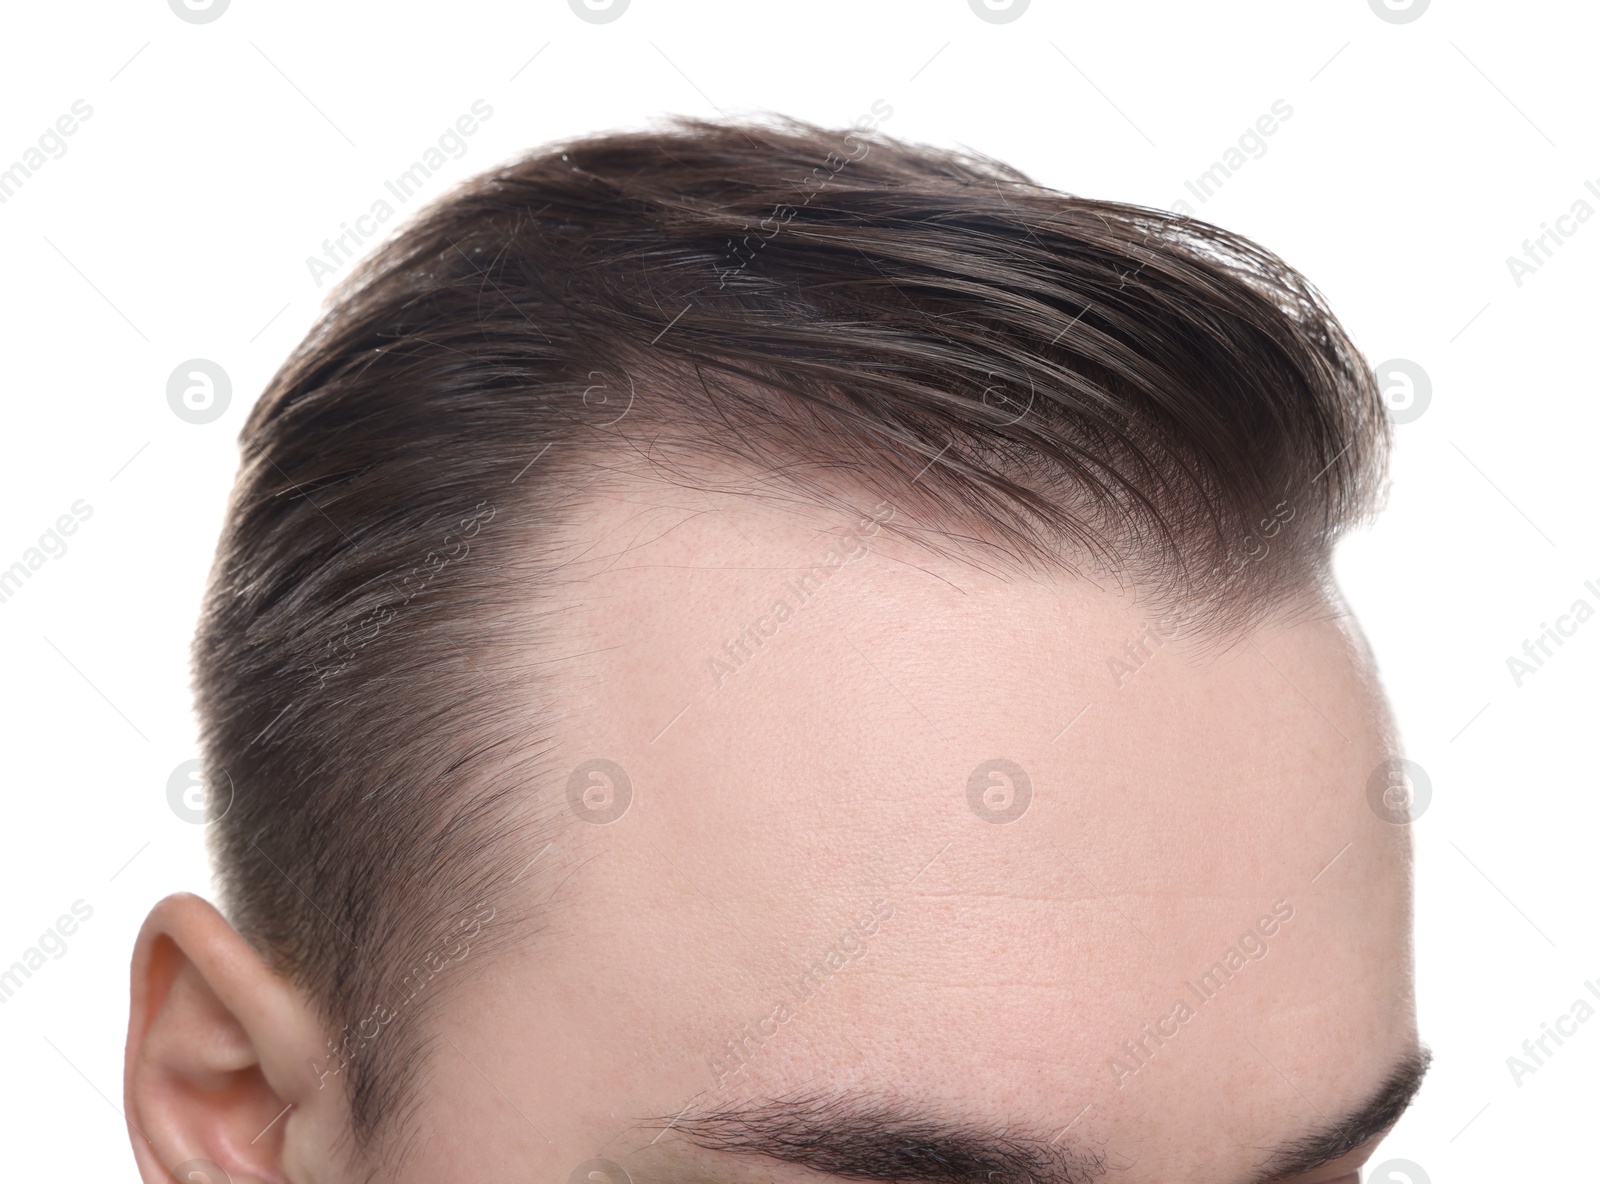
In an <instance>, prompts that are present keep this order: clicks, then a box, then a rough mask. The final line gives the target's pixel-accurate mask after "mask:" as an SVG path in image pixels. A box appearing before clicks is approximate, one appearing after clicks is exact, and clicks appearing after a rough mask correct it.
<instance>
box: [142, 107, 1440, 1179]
mask: <svg viewBox="0 0 1600 1184" xmlns="http://www.w3.org/2000/svg"><path fill="white" fill-rule="evenodd" d="M1387 446H1388V431H1387V426H1386V421H1385V419H1384V416H1383V412H1382V406H1381V402H1380V399H1379V396H1378V394H1377V392H1376V390H1375V388H1374V384H1373V383H1372V381H1371V378H1370V377H1369V375H1368V372H1367V370H1366V368H1365V366H1364V364H1363V362H1362V361H1361V359H1360V356H1359V355H1358V354H1357V352H1356V351H1355V349H1354V348H1353V346H1352V345H1351V344H1350V342H1349V341H1348V340H1347V338H1346V337H1345V335H1344V334H1343V332H1342V331H1341V329H1340V328H1339V326H1338V324H1337V322H1336V321H1335V320H1334V318H1333V317H1332V315H1331V313H1329V311H1328V310H1327V308H1326V307H1325V305H1324V304H1323V302H1322V300H1321V298H1320V297H1319V296H1318V295H1317V294H1316V292H1315V291H1314V289H1312V288H1311V287H1310V286H1309V285H1308V284H1307V283H1306V282H1305V281H1304V280H1303V279H1302V278H1301V277H1299V276H1298V275H1297V274H1296V273H1294V272H1293V271H1292V270H1291V269H1289V268H1288V267H1287V266H1286V265H1285V264H1283V263H1282V262H1281V261H1279V260H1278V259H1276V258H1275V257H1274V256H1272V255H1270V254H1268V253H1267V252H1265V251H1263V250H1261V249H1260V248H1258V247H1255V246H1253V245H1252V244H1250V243H1248V242H1245V241H1244V240H1241V239H1239V238H1238V237H1236V236H1233V235H1230V234H1228V233H1227V232H1225V231H1222V230H1219V229H1217V228H1216V227H1212V226H1209V225H1206V224H1202V223H1197V222H1194V221H1192V220H1187V219H1180V218H1177V217H1175V216H1171V215H1165V214H1162V213H1160V212H1158V211H1153V210H1147V209H1141V208H1136V207H1130V206H1124V205H1118V204H1114V203H1107V202H1096V201H1086V200H1081V199H1076V198H1071V197H1067V196H1064V195H1062V194H1059V193H1055V192H1052V191H1049V190H1045V189H1042V188H1040V187H1038V186H1037V185H1035V184H1034V183H1032V182H1030V181H1029V180H1028V179H1027V178H1025V177H1023V176H1021V175H1020V174H1018V173H1016V172H1014V171H1013V170H1010V169H1008V168H1006V167H1004V166H1001V165H998V164H996V163H994V162H992V161H987V160H983V159H980V158H975V157H971V156H964V155H959V154H954V153H946V152H939V151H934V150H930V149H925V148H914V147H910V146H907V145H903V144H898V143H894V142H890V141H886V140H883V139H880V138H875V137H873V136H872V135H870V134H869V130H868V129H867V128H865V127H863V128H860V129H857V130H856V131H855V132H852V133H848V134H845V133H841V134H833V133H828V132H824V131H822V130H821V129H816V128H812V127H808V126H804V125H776V126H772V125H762V126H756V125H741V126H723V125H710V124H700V123H686V124H683V125H680V126H678V127H675V128H673V129H671V130H669V131H667V132H663V133H659V134H651V135H628V136H608V137H604V138H595V139H590V140H584V141H579V142H575V143H571V144H566V145H562V146H560V147H558V148H555V149H552V150H549V151H546V152H542V153H539V154H535V155H532V156H529V157H528V158H526V159H524V160H522V161H519V162H517V163H515V164H513V165H510V166H508V167H506V168H503V169H499V170H496V171H494V172H491V173H489V174H487V175H485V176H483V177H480V178H477V179H475V180H474V181H472V182H471V183H469V184H468V185H467V186H465V187H463V188H462V189H461V190H459V191H457V192H456V193H454V194H452V195H450V196H449V197H447V198H446V199H445V200H444V201H442V202H440V203H439V204H438V205H436V206H435V207H434V208H433V209H432V210H430V211H428V212H427V213H425V214H424V215H423V216H422V217H421V218H420V219H419V220H418V222H416V223H415V224H414V225H412V226H411V227H409V228H408V229H407V230H406V231H405V232H404V233H403V234H402V235H401V236H399V237H398V238H397V239H396V240H395V241H394V242H393V243H391V244H389V245H388V246H387V247H385V248H384V249H383V250H382V251H380V252H379V253H378V254H377V255H376V256H374V257H373V258H372V259H371V260H370V261H369V262H368V263H366V264H365V265H364V266H363V267H362V268H360V269H359V270H358V272H357V273H356V274H354V275H353V276H352V277H351V278H350V280H349V281H348V282H347V284H346V285H345V286H344V287H343V288H342V289H341V291H340V292H339V294H338V296H337V298H336V300H335V301H334V302H333V304H332V305H331V307H330V309H329V311H328V313H327V315H326V317H325V319H324V321H323V323H322V324H321V325H319V327H318V328H317V329H316V330H315V331H314V332H313V333H312V334H311V335H310V337H308V339H307V340H306V342H305V343H304V344H303V345H302V346H301V347H300V349H299V350H298V351H297V352H296V354H295V355H294V357H292V358H291V359H290V361H289V362H288V363H287V364H286V366H285V367H284V368H283V370H282V371H281V372H280V373H279V375H278V376H277V377H276V379H275V380H274V382H273V383H272V385H271V387H270V389H269V390H268V391H267V392H266V394H265V395H264V396H263V398H262V399H261V401H260V402H259V403H258V404H257V406H256V407H255V409H254V411H253V412H252V414H251V417H250V420H249V423H248V424H247V425H246V428H245V431H244V436H243V440H242V448H243V466H242V469H241V473H240V477H239V482H238V486H237V488H236V490H235V495H234V500H233V503H232V504H231V506H230V509H229V516H228V521H227V525H226V527H225V530H224V536H223V539H222V543H221V546H220V548H219V551H218V557H217V563H216V567H215V570H214V573H213V579H212V585H211V589H210V595H209V598H208V603H207V609H206V615H205V619H204V621H203V622H202V625H201V630H200V634H199V636H198V638H197V642H196V666H197V690H198V698H199V705H200V712H201V719H202V734H203V742H204V748H205V757H206V767H207V769H208V778H209V780H210V782H211V784H212V785H213V786H214V787H220V786H227V787H229V789H230V792H229V793H227V794H222V793H218V794H216V795H214V801H215V805H214V812H215V813H216V814H217V817H216V818H215V820H214V821H213V823H212V825H211V832H210V833H211V835H212V840H213V846H214V855H215V858H216V861H217V864H218V869H219V874H220V880H221V885H222V889H223V901H222V904H223V908H224V911H225V912H226V914H227V916H228V918H229V921H231V923H232V926H234V927H236V928H237V932H235V930H234V928H232V927H230V926H229V925H228V924H227V923H224V922H223V921H222V920H221V918H220V917H218V916H217V915H216V914H214V913H212V912H211V911H210V910H209V907H208V906H205V905H203V904H202V903H201V902H198V901H196V900H194V899H192V898H189V899H178V900H174V901H169V902H165V903H164V904H163V905H162V906H161V907H160V908H159V909H158V910H157V912H156V914H154V915H153V917H152V920H151V922H150V924H149V925H148V926H147V929H146V933H145V936H144V937H143V939H142V940H141V945H140V951H139V954H138V955H137V957H136V963H135V1007H134V1016H133V1025H132V1035H131V1037H130V1055H129V1078H128V1082H129V1084H128V1091H129V1103H130V1118H134V1119H135V1120H136V1121H137V1117H136V1116H138V1115H143V1116H144V1118H145V1119H146V1121H147V1123H148V1124H149V1125H150V1126H152V1127H154V1128H156V1131H157V1132H158V1133H159V1137H158V1135H157V1134H155V1133H151V1132H142V1133H144V1134H145V1135H146V1136H147V1137H148V1138H149V1140H150V1141H149V1143H147V1144H145V1145H144V1149H143V1150H142V1152H141V1154H142V1155H144V1156H145V1157H146V1159H145V1162H146V1164H147V1166H148V1165H149V1164H157V1163H158V1164H160V1165H161V1167H162V1168H165V1169H168V1170H170V1169H171V1168H172V1167H173V1166H174V1165H175V1164H176V1163H178V1162H180V1161H183V1160H189V1159H208V1160H214V1161H216V1162H218V1163H222V1166H223V1167H224V1168H226V1169H227V1170H228V1171H229V1172H230V1173H231V1174H232V1175H233V1176H234V1178H235V1179H236V1180H237V1179H239V1178H241V1176H242V1175H245V1176H247V1175H248V1173H250V1172H254V1173H256V1174H257V1175H260V1176H261V1177H262V1178H268V1179H270V1178H274V1177H273V1176H272V1175H271V1173H272V1171H279V1172H281V1173H284V1174H285V1175H286V1177H287V1178H289V1179H294V1180H297V1181H298V1180H300V1179H329V1178H342V1177H341V1176H340V1175H339V1173H340V1172H341V1171H347V1172H351V1173H355V1172H357V1171H363V1172H367V1173H369V1174H372V1175H373V1176H374V1178H397V1179H418V1180H421V1179H427V1180H450V1179H463V1180H464V1179H469V1178H472V1179H477V1178H482V1177H483V1176H485V1175H489V1176H494V1175H511V1176H516V1177H519V1178H531V1179H541V1180H543V1179H551V1180H562V1179H566V1178H567V1176H568V1174H569V1173H570V1172H572V1171H573V1170H575V1169H578V1168H579V1167H580V1166H582V1170H581V1171H580V1172H579V1178H583V1179H604V1178H605V1177H606V1173H608V1172H609V1173H613V1175H614V1174H615V1172H616V1171H617V1170H619V1169H620V1170H621V1171H624V1172H626V1173H627V1174H629V1175H630V1176H631V1177H632V1178H633V1179H634V1180H635V1181H636V1182H637V1184H655V1182H657V1181H660V1182H661V1184H669V1182H678V1181H682V1182H687V1181H691V1180H695V1181H699V1180H706V1179H715V1180H724V1179H726V1180H728V1181H730V1182H731V1181H745V1180H752V1181H753V1180H757V1179H771V1180H774V1181H777V1182H779V1184H784V1182H787V1181H796V1182H799V1181H802V1180H809V1179H811V1178H812V1174H819V1175H822V1176H826V1175H828V1174H832V1175H835V1176H842V1177H847V1178H857V1179H860V1178H866V1179H878V1180H898V1181H908V1182H909V1181H913V1180H925V1181H944V1182H948V1184H968V1182H969V1181H980V1180H982V1181H987V1180H990V1179H1011V1180H1018V1181H1021V1180H1027V1179H1038V1180H1045V1179H1058V1180H1060V1181H1070V1180H1077V1179H1084V1180H1087V1179H1091V1178H1095V1177H1096V1176H1098V1175H1100V1174H1105V1173H1107V1172H1110V1171H1113V1170H1118V1171H1120V1172H1121V1175H1122V1178H1125V1179H1127V1180H1129V1181H1130V1182H1140V1181H1145V1180H1149V1181H1157V1180H1161V1181H1172V1180H1181V1179H1194V1180H1219V1181H1226V1180H1234V1179H1238V1180H1247V1179H1251V1178H1253V1177H1254V1176H1257V1175H1262V1174H1263V1173H1264V1174H1265V1176H1272V1175H1273V1174H1274V1173H1275V1174H1276V1175H1279V1176H1281V1175H1283V1174H1284V1173H1285V1172H1288V1171H1291V1170H1302V1169H1307V1168H1310V1167H1311V1165H1314V1164H1317V1163H1318V1161H1319V1160H1320V1161H1325V1163H1329V1164H1332V1166H1331V1167H1329V1166H1318V1167H1316V1168H1315V1169H1314V1170H1313V1171H1312V1174H1310V1175H1305V1176H1304V1178H1305V1179H1306V1180H1307V1181H1312V1180H1316V1181H1321V1180H1322V1179H1325V1178H1326V1179H1332V1178H1335V1176H1336V1175H1337V1174H1338V1173H1339V1172H1340V1171H1348V1170H1349V1165H1350V1164H1351V1163H1352V1162H1353V1159H1352V1156H1353V1155H1354V1156H1357V1157H1358V1156H1359V1155H1360V1154H1362V1153H1363V1150H1364V1149H1367V1148H1368V1147H1369V1145H1370V1141H1371V1138H1372V1137H1373V1136H1375V1135H1377V1134H1378V1133H1380V1132H1381V1131H1382V1130H1384V1129H1386V1128H1387V1126H1388V1125H1390V1124H1391V1123H1392V1121H1393V1119H1394V1118H1395V1117H1396V1116H1397V1115H1398V1112H1399V1109H1400V1108H1402V1107H1403V1105H1404V1103H1405V1101H1406V1100H1407V1099H1408V1097H1409V1092H1410V1090H1411V1089H1412V1088H1414V1086H1415V1080H1416V1077H1417V1075H1418V1073H1419V1072H1420V1063H1419V1061H1418V1056H1417V1047H1416V1035H1415V1028H1414V1018H1413V1009H1412V1004H1411V995H1410V992H1411V985H1410V973H1411V971H1410V952H1409V917H1410V911H1409V910H1410V904H1409V862H1408V860H1409V856H1408V845H1407V836H1406V832H1405V828H1404V827H1403V826H1399V825H1395V824H1394V822H1392V821H1391V818H1392V817H1394V815H1393V814H1392V813H1389V812H1386V811H1385V810H1383V809H1382V808H1380V807H1381V799H1379V802H1380V806H1374V805H1373V800H1374V799H1373V797H1372V795H1371V793H1370V792H1369V783H1373V778H1375V777H1376V778H1377V782H1376V784H1377V785H1378V788H1379V790H1380V791H1381V790H1382V789H1384V788H1385V787H1386V784H1387V782H1386V769H1387V766H1388V762H1390V761H1391V759H1392V757H1393V756H1394V753H1395V741H1394V738H1393V735H1392V726H1391V724H1390V721H1389V718H1388V715H1387V711H1386V708H1385V705H1384V702H1383V698H1382V694H1381V691H1380V689H1379V687H1378V685H1377V682H1376V678H1375V675H1374V672H1373V669H1372V663H1371V660H1370V658H1369V656H1368V655H1367V653H1366V650H1365V647H1364V644H1363V642H1362V641H1361V639H1360V636H1359V633H1358V631H1357V630H1356V629H1355V627H1354V626H1353V624H1352V623H1351V622H1350V620H1349V619H1348V617H1347V616H1346V615H1345V614H1344V612H1343V610H1342V606H1341V603H1340V601H1339V598H1338V594H1337V591H1336V590H1335V589H1334V588H1333V586H1332V584H1331V581H1330V579H1329V575H1328V563H1329V556H1330V551H1331V548H1332V545H1333V543H1334V541H1335V540H1336V539H1337V538H1338V536H1339V535H1340V534H1341V532H1343V531H1344V530H1345V529H1346V528H1348V527H1349V526H1350V525H1351V524H1353V523H1355V522H1357V521H1359V520H1361V519H1362V518H1363V517H1365V516H1366V515H1367V514H1369V513H1370V512H1371V511H1372V509H1373V508H1374V505H1375V503H1376V500H1377V498H1378V496H1379V494H1380V491H1381V485H1382V474H1383V468H1384V462H1385V457H1386V451H1387ZM240 935H242V937H241V936H240ZM208 1050H209V1051H208ZM283 1106H288V1107H290V1110H288V1111H287V1112H285V1113H284V1114H283V1116H282V1117H281V1118H280V1119H279V1121H278V1122H277V1123H275V1124H274V1125H273V1126H272V1127H270V1128H268V1129H267V1130H266V1131H265V1132H264V1133H262V1134H260V1135H259V1136H258V1138H257V1141H254V1142H251V1141H250V1140H249V1136H251V1135H256V1134H257V1132H256V1131H254V1130H250V1131H245V1130H244V1128H245V1127H248V1126H250V1125H251V1124H252V1123H253V1122H254V1120H255V1118H256V1117H257V1116H258V1111H263V1110H264V1111H265V1113H264V1114H261V1115H259V1117H260V1124H258V1125H265V1124H266V1123H267V1121H268V1120H269V1119H272V1118H273V1117H274V1111H275V1110H278V1109H280V1108H281V1107H283ZM240 1132H242V1133H243V1136H244V1137H243V1138H241V1137H240ZM139 1142H141V1143H142V1142H143V1140H139ZM230 1157H231V1163H229V1162H223V1161H224V1159H229V1158H230ZM590 1160H604V1161H605V1163H603V1164H598V1165H595V1164H589V1163H588V1161H590ZM608 1165H610V1166H608ZM590 1173H599V1175H598V1176H594V1175H590ZM1318 1173H1320V1174H1318ZM1330 1173H1331V1174H1330ZM1265 1176H1264V1177H1263V1178H1265Z"/></svg>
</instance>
